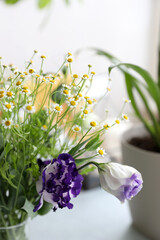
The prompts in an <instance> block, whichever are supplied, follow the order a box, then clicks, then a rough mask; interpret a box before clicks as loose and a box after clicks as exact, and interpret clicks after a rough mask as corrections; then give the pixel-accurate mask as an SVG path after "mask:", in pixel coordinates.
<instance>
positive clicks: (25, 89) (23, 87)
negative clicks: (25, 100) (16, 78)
mask: <svg viewBox="0 0 160 240" xmlns="http://www.w3.org/2000/svg"><path fill="white" fill-rule="evenodd" d="M22 93H23V94H27V95H28V94H30V90H29V87H28V86H26V85H23V86H22Z"/></svg>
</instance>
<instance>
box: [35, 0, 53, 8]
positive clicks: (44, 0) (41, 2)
mask: <svg viewBox="0 0 160 240" xmlns="http://www.w3.org/2000/svg"><path fill="white" fill-rule="evenodd" d="M51 2H52V0H38V7H39V8H45V7H46V6H48V5H49V4H50V3H51Z"/></svg>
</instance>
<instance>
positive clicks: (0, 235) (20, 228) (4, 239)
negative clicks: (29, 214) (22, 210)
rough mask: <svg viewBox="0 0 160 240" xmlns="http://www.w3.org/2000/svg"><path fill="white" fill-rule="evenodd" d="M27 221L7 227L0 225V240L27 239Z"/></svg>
mask: <svg viewBox="0 0 160 240" xmlns="http://www.w3.org/2000/svg"><path fill="white" fill-rule="evenodd" d="M26 223H27V221H24V222H22V223H20V224H17V225H14V226H8V227H0V239H1V240H29V238H28V237H27V233H28V231H27V228H26Z"/></svg>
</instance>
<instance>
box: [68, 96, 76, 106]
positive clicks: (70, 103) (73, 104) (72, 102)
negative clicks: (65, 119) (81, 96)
mask: <svg viewBox="0 0 160 240" xmlns="http://www.w3.org/2000/svg"><path fill="white" fill-rule="evenodd" d="M67 103H68V105H69V106H70V107H71V108H75V107H76V106H77V101H75V99H74V98H70V99H68V101H67Z"/></svg>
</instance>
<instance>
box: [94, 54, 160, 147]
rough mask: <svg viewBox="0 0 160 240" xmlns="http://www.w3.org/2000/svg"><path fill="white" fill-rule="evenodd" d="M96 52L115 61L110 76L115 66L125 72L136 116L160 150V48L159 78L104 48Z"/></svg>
mask: <svg viewBox="0 0 160 240" xmlns="http://www.w3.org/2000/svg"><path fill="white" fill-rule="evenodd" d="M96 53H97V54H98V55H101V56H104V57H106V58H107V59H109V60H110V61H111V62H112V63H113V65H112V66H111V67H109V70H108V73H109V76H110V74H111V72H112V70H113V69H115V68H118V69H119V70H120V71H121V72H122V73H123V75H124V78H125V84H126V89H127V93H128V97H129V99H130V100H131V104H132V107H133V109H134V111H135V113H136V116H137V117H138V118H139V120H140V121H141V122H142V123H143V125H144V126H145V128H146V129H147V131H148V133H149V134H150V136H151V138H152V139H153V141H154V143H155V147H154V149H155V150H156V151H158V152H160V50H159V49H158V52H157V58H158V64H157V80H155V79H154V78H153V77H152V76H151V74H150V73H149V72H148V71H147V70H145V69H143V68H141V67H140V66H137V65H134V64H129V63H123V62H121V61H120V60H119V59H117V58H116V57H114V56H113V55H111V54H110V53H108V52H106V51H103V50H96ZM139 102H140V103H142V105H141V104H139ZM142 106H143V110H142Z"/></svg>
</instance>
